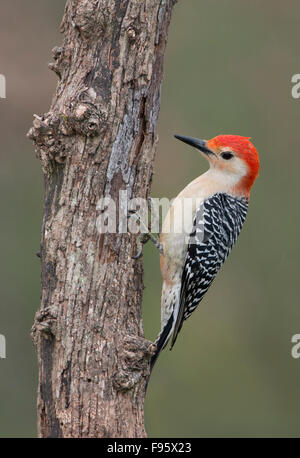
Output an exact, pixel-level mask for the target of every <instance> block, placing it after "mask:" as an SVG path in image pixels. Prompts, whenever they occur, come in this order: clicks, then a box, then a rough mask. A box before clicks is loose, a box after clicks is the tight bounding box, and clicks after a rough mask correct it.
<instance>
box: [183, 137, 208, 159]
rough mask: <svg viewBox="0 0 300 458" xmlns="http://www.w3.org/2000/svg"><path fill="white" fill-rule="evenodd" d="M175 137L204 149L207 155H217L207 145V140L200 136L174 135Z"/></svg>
mask: <svg viewBox="0 0 300 458" xmlns="http://www.w3.org/2000/svg"><path fill="white" fill-rule="evenodd" d="M174 137H175V138H177V139H178V140H181V141H182V142H184V143H187V144H188V145H191V146H193V147H194V148H197V149H199V150H200V151H202V153H205V154H207V155H210V154H212V155H213V156H215V153H214V152H213V151H212V150H211V149H209V148H208V147H207V142H206V140H199V139H198V138H193V137H185V136H183V135H174Z"/></svg>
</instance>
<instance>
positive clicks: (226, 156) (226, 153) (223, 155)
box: [221, 151, 233, 161]
mask: <svg viewBox="0 0 300 458" xmlns="http://www.w3.org/2000/svg"><path fill="white" fill-rule="evenodd" d="M221 157H222V158H223V159H225V161H229V159H231V158H232V157H233V154H232V153H231V152H230V151H225V152H224V153H222V154H221Z"/></svg>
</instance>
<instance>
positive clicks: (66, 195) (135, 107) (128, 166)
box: [28, 0, 175, 437]
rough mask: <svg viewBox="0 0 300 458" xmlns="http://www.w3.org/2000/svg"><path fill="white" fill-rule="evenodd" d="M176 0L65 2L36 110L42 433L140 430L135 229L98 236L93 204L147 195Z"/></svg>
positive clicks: (142, 350) (142, 368)
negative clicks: (41, 186)
mask: <svg viewBox="0 0 300 458" xmlns="http://www.w3.org/2000/svg"><path fill="white" fill-rule="evenodd" d="M174 3H175V1H174V0H68V1H67V4H66V9H65V13H64V17H63V20H62V25H61V30H62V32H63V34H64V41H63V44H62V46H61V47H57V48H54V50H53V57H54V63H52V64H50V68H52V69H53V70H54V71H55V72H56V73H57V75H58V76H59V78H60V80H59V84H58V87H57V90H56V93H55V95H54V97H53V101H52V105H51V108H50V111H49V112H48V113H46V114H44V115H43V116H35V119H34V122H33V127H32V128H31V129H30V131H29V134H28V135H29V137H30V138H32V139H33V140H34V143H35V146H36V152H37V156H38V157H39V158H40V160H41V164H42V169H43V172H44V177H45V203H44V217H43V228H42V240H41V251H40V256H41V263H42V295H41V308H40V310H39V311H38V312H37V314H36V318H35V323H34V326H33V337H34V340H35V343H36V346H37V351H38V363H39V390H38V430H39V436H40V437H49V436H50V437H144V436H145V435H146V433H145V429H144V412H143V409H144V391H145V382H146V378H147V375H148V372H149V368H148V366H149V358H150V355H151V352H152V351H153V347H152V344H151V342H149V341H147V340H145V339H144V337H143V327H142V315H141V304H142V291H143V280H142V276H143V270H142V263H141V261H136V260H133V259H132V255H133V254H134V253H135V250H136V236H133V235H130V234H128V233H125V234H99V233H98V231H97V227H96V222H97V218H98V216H99V210H98V209H97V202H98V201H99V199H100V198H101V197H103V196H107V195H110V196H111V197H112V198H113V199H114V200H115V202H116V203H117V204H118V199H119V190H127V191H128V193H129V197H137V196H138V197H143V198H147V196H148V195H149V191H150V185H151V178H152V168H153V160H154V154H155V145H156V133H155V129H156V123H157V118H158V112H159V104H160V89H161V82H162V72H163V57H164V51H165V45H166V40H167V32H168V25H169V21H170V15H171V11H172V8H173V4H174Z"/></svg>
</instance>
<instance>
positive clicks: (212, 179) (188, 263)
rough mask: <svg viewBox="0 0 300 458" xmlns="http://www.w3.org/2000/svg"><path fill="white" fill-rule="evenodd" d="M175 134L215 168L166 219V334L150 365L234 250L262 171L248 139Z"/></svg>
mask: <svg viewBox="0 0 300 458" xmlns="http://www.w3.org/2000/svg"><path fill="white" fill-rule="evenodd" d="M175 137H176V138H177V139H179V140H181V141H183V142H185V143H187V144H188V145H191V146H194V147H195V148H197V149H198V150H200V151H201V153H202V154H203V156H204V157H205V158H206V159H207V160H208V162H209V165H210V168H209V170H208V171H207V172H206V173H204V174H203V175H201V176H200V177H198V178H196V179H195V180H194V181H192V182H191V183H190V184H189V185H188V186H186V187H185V188H184V189H183V190H182V191H181V192H180V194H179V195H178V196H177V197H176V199H175V200H174V201H173V203H172V205H171V207H170V209H169V212H168V214H167V216H166V218H165V221H164V223H163V227H162V232H161V235H160V240H159V242H160V245H161V248H162V249H163V254H162V255H161V260H160V264H161V272H162V276H163V288H162V299H161V332H160V334H159V336H158V338H157V340H156V346H157V350H156V353H155V354H154V356H153V357H152V360H151V369H152V367H153V365H154V363H155V361H156V359H157V357H158V355H159V353H160V352H161V350H163V348H165V346H166V345H167V343H168V341H169V339H170V337H171V336H172V341H171V348H172V347H173V345H174V343H175V341H176V338H177V336H178V333H179V331H180V329H181V327H182V324H183V322H184V320H186V319H187V318H188V317H189V316H190V315H191V313H192V312H193V311H194V310H195V308H196V307H197V306H198V305H199V303H200V302H201V300H202V299H203V297H204V295H205V293H206V292H207V290H208V288H209V287H210V285H211V283H212V281H213V280H214V278H215V276H216V274H217V273H218V271H219V269H220V267H221V265H222V264H223V262H224V261H225V259H226V258H227V256H228V254H229V253H230V251H231V249H232V247H233V245H234V243H235V241H236V239H237V237H238V235H239V233H240V231H241V229H242V226H243V223H244V221H245V218H246V213H247V208H248V202H249V195H250V189H251V187H252V185H253V183H254V181H255V179H256V177H257V175H258V170H259V158H258V154H257V151H256V149H255V147H254V146H253V145H252V143H251V142H250V141H249V140H250V139H249V138H248V137H240V136H238V135H219V136H217V137H215V138H213V139H212V140H208V141H205V140H198V139H196V138H192V137H183V136H179V135H175ZM185 200H186V201H187V200H191V201H192V207H191V208H192V212H191V213H192V219H191V221H190V222H189V221H188V220H187V217H186V216H185V212H184V214H183V213H182V212H181V211H178V209H179V207H181V208H184V201H185ZM182 203H183V205H182ZM178 204H180V205H178ZM187 213H188V212H187ZM179 219H181V220H182V221H180V222H183V226H184V230H182V231H181V232H180V231H177V230H176V225H177V226H180V225H179V224H178V223H179V221H178V220H179ZM180 227H181V226H180ZM187 234H188V236H187Z"/></svg>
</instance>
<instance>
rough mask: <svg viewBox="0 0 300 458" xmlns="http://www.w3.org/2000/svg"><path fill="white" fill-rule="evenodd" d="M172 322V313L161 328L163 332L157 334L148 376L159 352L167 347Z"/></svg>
mask: <svg viewBox="0 0 300 458" xmlns="http://www.w3.org/2000/svg"><path fill="white" fill-rule="evenodd" d="M173 322H174V315H173V313H172V314H171V316H170V318H169V319H168V321H167V324H166V325H165V327H164V328H163V330H162V331H161V333H160V334H159V336H158V338H157V340H156V342H155V343H156V351H155V353H154V355H153V356H152V358H151V361H150V374H151V372H152V369H153V366H154V364H155V363H156V360H157V358H158V357H159V354H160V352H161V351H162V350H163V349H164V348H165V346H166V345H167V343H168V341H169V339H170V337H171V334H172V331H173Z"/></svg>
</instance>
